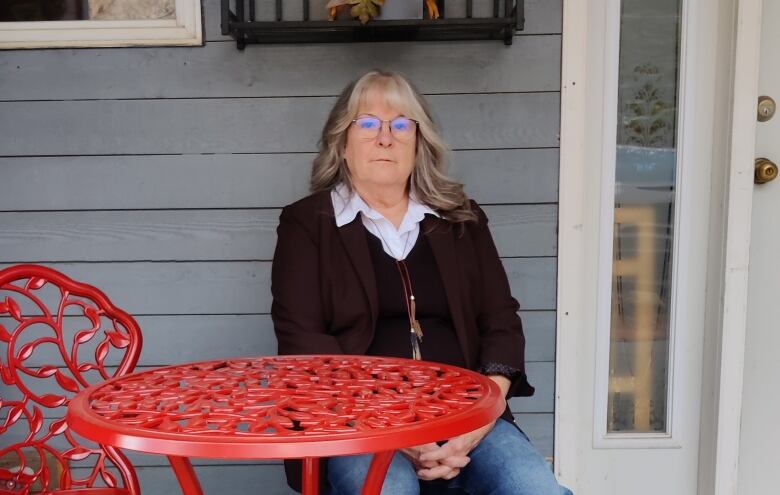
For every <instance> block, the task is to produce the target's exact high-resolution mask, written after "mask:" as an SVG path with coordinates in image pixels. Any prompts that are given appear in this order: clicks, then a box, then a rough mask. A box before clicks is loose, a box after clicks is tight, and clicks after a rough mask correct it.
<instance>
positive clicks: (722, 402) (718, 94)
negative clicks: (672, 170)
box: [555, 0, 761, 495]
mask: <svg viewBox="0 0 780 495" xmlns="http://www.w3.org/2000/svg"><path fill="white" fill-rule="evenodd" d="M604 4H605V0H579V1H575V0H564V5H563V39H562V51H563V53H562V73H561V148H560V189H559V190H560V207H559V208H560V209H559V236H560V237H559V246H560V248H559V253H558V263H559V265H558V317H557V329H558V339H557V356H556V409H555V410H556V414H555V432H556V438H555V471H556V474H557V475H558V477H559V478H560V480H561V481H562V482H563V483H564V484H567V485H568V486H570V487H572V488H573V489H574V490H575V493H577V492H578V490H579V493H578V495H589V494H588V493H587V492H585V491H583V490H584V489H586V486H587V483H585V482H584V481H583V476H582V475H583V473H582V472H581V470H583V469H586V468H587V467H586V466H585V463H583V462H582V456H583V455H584V453H585V451H586V450H587V449H590V448H591V444H590V443H589V441H590V440H589V439H592V437H593V435H592V429H593V422H592V420H591V418H592V415H593V411H582V410H580V409H579V405H580V404H583V403H587V400H586V399H587V398H588V397H590V398H592V396H593V394H594V386H593V384H594V380H593V375H594V373H595V369H594V367H593V364H592V356H593V352H594V350H595V342H594V341H593V340H594V339H593V338H592V337H593V335H594V333H595V332H594V327H595V324H596V321H597V314H596V291H595V290H594V284H593V280H594V279H595V276H596V275H597V269H596V268H595V267H594V265H595V263H594V260H597V259H598V256H599V244H598V239H599V228H600V225H599V222H600V215H599V211H598V205H599V200H598V199H599V198H598V197H597V196H598V194H599V191H600V187H599V185H600V184H599V177H598V176H599V175H600V170H599V167H598V166H596V167H595V168H594V164H601V163H604V160H603V150H602V149H601V143H602V140H601V139H600V137H601V136H602V134H603V133H602V132H601V129H600V128H599V126H602V127H603V123H602V121H601V117H602V116H601V112H600V111H597V112H594V111H593V109H597V108H599V107H600V106H601V107H603V105H602V103H603V101H602V100H603V97H604V96H603V94H602V88H603V86H604V74H605V69H606V66H605V60H604V58H605V55H604V46H605V39H604V31H605V30H604V29H603V27H604V25H603V23H604V19H603V18H600V17H599V16H600V15H601V14H603V12H604ZM693 4H694V5H693V7H692V9H691V10H690V11H689V19H691V20H694V19H696V21H695V22H696V23H697V26H696V29H695V30H694V32H693V34H692V39H691V43H693V45H694V53H696V55H697V59H696V68H695V74H697V75H698V76H697V77H700V78H701V79H700V80H701V81H706V80H707V79H706V78H711V80H712V81H714V82H712V83H702V84H698V85H697V88H696V91H695V92H694V93H695V94H694V95H693V97H692V98H691V101H690V102H688V103H689V104H690V109H688V111H692V112H695V115H696V121H697V124H696V126H695V127H696V132H695V133H694V134H695V135H692V136H691V137H690V139H689V141H688V143H686V144H687V145H689V153H690V154H689V157H688V160H689V161H690V162H691V163H693V164H695V166H696V169H697V171H696V173H697V175H698V176H700V177H702V179H700V180H699V181H697V182H696V184H695V185H694V189H695V190H696V191H695V192H694V194H695V195H696V198H697V203H699V207H700V208H702V209H703V210H704V211H703V212H698V213H697V214H696V215H695V217H694V218H693V219H692V224H691V225H692V228H694V229H696V233H695V235H697V236H704V237H703V238H705V239H706V240H707V242H706V245H707V252H706V253H701V254H702V255H704V256H702V258H703V260H701V261H700V267H701V269H700V270H699V271H694V275H695V277H694V278H695V279H696V280H692V281H690V283H689V286H690V287H689V288H688V289H687V290H689V291H693V292H692V293H695V292H696V291H701V292H702V293H703V292H704V290H705V287H706V294H707V295H706V299H704V298H700V299H701V301H700V303H699V304H695V305H693V306H692V307H689V313H691V314H692V317H691V319H690V321H691V322H693V323H694V324H695V325H694V326H696V327H697V328H694V329H692V331H693V332H694V333H695V334H696V335H697V340H698V342H693V343H692V345H694V346H696V347H697V348H701V347H703V349H704V353H703V356H702V359H703V361H702V376H701V377H700V378H701V380H700V381H699V382H698V384H699V387H700V389H701V397H700V400H699V397H695V398H694V397H689V400H690V401H691V402H697V401H698V402H699V403H698V404H696V407H697V409H698V407H699V406H700V407H701V411H702V412H701V425H700V435H699V438H700V440H699V472H698V491H699V493H701V494H707V495H709V494H717V495H720V494H736V489H737V474H738V455H739V421H740V410H741V401H742V375H743V364H744V343H745V321H746V309H747V274H748V272H747V266H748V255H749V242H750V215H751V205H752V189H753V181H752V177H753V159H754V145H755V135H754V134H755V115H756V114H755V98H756V91H757V81H758V48H759V46H760V26H761V22H760V20H761V19H760V11H761V0H708V1H706V2H704V1H694V2H693ZM708 46H710V47H712V48H706V47H708ZM686 85H687V83H686V81H683V82H682V85H681V90H683V91H684V88H685V86H686ZM594 138H595V139H594ZM701 224H704V225H701ZM705 284H706V285H705ZM695 350H698V349H695ZM695 392H698V390H696V391H695ZM691 399H693V400H691ZM644 467H645V468H648V467H649V468H651V469H652V466H644Z"/></svg>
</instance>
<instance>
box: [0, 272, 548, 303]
mask: <svg viewBox="0 0 780 495" xmlns="http://www.w3.org/2000/svg"><path fill="white" fill-rule="evenodd" d="M503 263H504V268H505V269H506V271H507V275H508V278H509V283H510V286H511V288H512V293H513V294H514V295H515V297H517V299H518V300H519V301H520V303H521V307H522V309H523V310H526V311H527V310H552V309H555V269H556V264H555V258H507V259H504V260H503ZM48 265H49V266H51V267H53V268H55V269H57V270H60V271H62V272H63V273H65V274H66V275H68V276H70V277H72V278H74V279H76V280H80V281H82V282H85V283H88V284H91V285H94V286H96V287H99V288H100V289H101V290H103V291H104V292H105V293H106V294H108V295H109V297H111V299H112V300H113V301H114V303H115V304H116V305H117V306H119V307H121V308H123V309H124V310H126V311H128V312H129V313H131V314H136V315H153V314H247V313H268V312H269V311H270V307H271V283H270V275H271V263H270V262H268V261H252V262H244V261H240V262H238V261H237V262H221V261H217V262H211V261H209V262H179V263H176V262H172V263H169V262H161V263H148V262H138V263H100V264H95V263H48ZM5 266H8V264H2V265H0V267H5Z"/></svg>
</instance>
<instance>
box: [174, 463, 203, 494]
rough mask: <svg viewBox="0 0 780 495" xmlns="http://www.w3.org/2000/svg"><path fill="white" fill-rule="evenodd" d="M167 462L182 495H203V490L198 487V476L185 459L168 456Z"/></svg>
mask: <svg viewBox="0 0 780 495" xmlns="http://www.w3.org/2000/svg"><path fill="white" fill-rule="evenodd" d="M168 462H170V463H171V467H172V468H173V472H174V473H175V474H176V479H177V480H179V486H181V491H182V493H184V495H203V489H202V488H201V487H200V482H199V481H198V476H197V475H196V474H195V470H194V469H193V468H192V464H190V460H189V459H188V458H186V457H177V456H172V455H169V456H168Z"/></svg>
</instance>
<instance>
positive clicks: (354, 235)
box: [338, 215, 379, 332]
mask: <svg viewBox="0 0 780 495" xmlns="http://www.w3.org/2000/svg"><path fill="white" fill-rule="evenodd" d="M338 231H339V235H340V236H341V241H342V243H343V244H344V248H345V249H346V251H347V254H348V255H349V258H350V260H351V261H352V265H353V266H354V267H355V271H356V272H357V274H358V277H360V282H361V283H362V284H363V290H364V291H365V293H366V296H367V297H368V305H369V310H370V312H371V331H372V332H373V330H374V328H375V327H376V320H377V316H378V315H377V314H378V311H379V296H378V295H377V293H376V275H375V274H374V265H373V264H372V262H371V254H370V253H369V252H368V241H366V232H365V228H364V227H363V224H362V222H361V221H360V215H358V216H357V217H355V219H354V220H353V221H352V222H350V223H348V224H346V225H343V226H341V227H339V228H338Z"/></svg>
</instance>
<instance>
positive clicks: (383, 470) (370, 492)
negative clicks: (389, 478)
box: [362, 450, 395, 495]
mask: <svg viewBox="0 0 780 495" xmlns="http://www.w3.org/2000/svg"><path fill="white" fill-rule="evenodd" d="M393 454H395V451H394V450H388V451H386V452H377V453H376V454H374V458H373V459H371V467H369V468H368V474H367V475H366V482H365V483H364V484H363V492H362V495H379V493H380V492H381V491H382V484H383V483H384V482H385V476H386V475H387V468H389V467H390V462H391V461H392V460H393Z"/></svg>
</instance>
